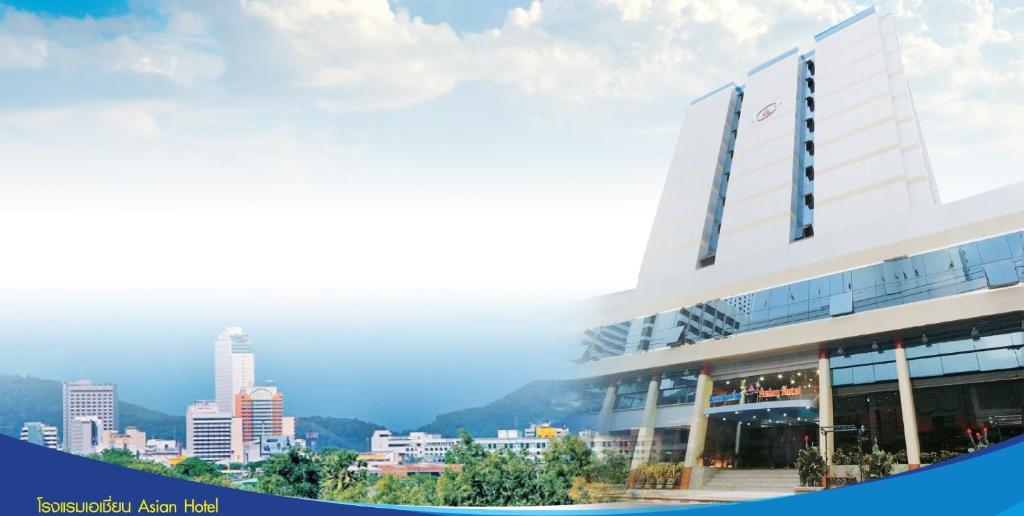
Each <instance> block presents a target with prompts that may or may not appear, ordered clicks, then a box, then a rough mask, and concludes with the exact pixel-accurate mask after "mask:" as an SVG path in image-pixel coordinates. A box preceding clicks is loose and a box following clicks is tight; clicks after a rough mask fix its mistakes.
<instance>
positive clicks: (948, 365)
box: [829, 320, 1024, 386]
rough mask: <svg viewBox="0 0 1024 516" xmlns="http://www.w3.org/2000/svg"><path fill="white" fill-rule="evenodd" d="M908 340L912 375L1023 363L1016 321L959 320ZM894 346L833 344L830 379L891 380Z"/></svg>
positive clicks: (1023, 339) (1023, 337)
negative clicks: (989, 325)
mask: <svg viewBox="0 0 1024 516" xmlns="http://www.w3.org/2000/svg"><path fill="white" fill-rule="evenodd" d="M1013 322H1016V321H1015V320H1014V321H1013ZM1011 324H1012V323H1011ZM913 341H914V342H910V341H909V339H908V341H907V342H905V343H904V344H905V345H906V353H907V364H908V366H909V368H910V377H911V378H927V377H931V376H946V375H952V374H962V373H974V372H984V371H999V370H1007V369H1020V368H1024V331H1022V330H1021V329H1020V328H1019V327H1018V328H1016V329H1013V330H1010V331H1007V329H1006V328H995V329H991V330H989V329H986V328H984V327H983V328H982V329H981V330H979V329H978V327H977V326H964V327H962V328H957V329H953V330H946V331H944V332H942V333H940V334H933V335H932V336H931V337H929V336H928V333H927V332H923V333H922V334H921V336H920V337H915V338H914V339H913ZM893 349H894V348H893V343H892V342H891V341H885V342H881V341H875V342H871V343H870V344H867V343H865V344H859V345H846V346H838V347H837V348H835V349H832V350H831V352H830V355H831V358H830V360H829V365H830V367H831V368H832V385H833V386H843V385H864V384H872V383H879V382H895V381H896V358H895V356H894V354H893V353H894V351H893Z"/></svg>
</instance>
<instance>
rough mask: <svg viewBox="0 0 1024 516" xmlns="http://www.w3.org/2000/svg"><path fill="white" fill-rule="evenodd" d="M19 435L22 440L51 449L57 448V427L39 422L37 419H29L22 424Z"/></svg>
mask: <svg viewBox="0 0 1024 516" xmlns="http://www.w3.org/2000/svg"><path fill="white" fill-rule="evenodd" d="M20 437H21V440H22V441H26V442H30V443H32V444H37V445H39V446H45V447H47V448H50V449H53V450H56V449H57V444H58V441H57V427H55V426H50V425H47V424H44V423H40V422H39V421H29V422H28V423H25V424H24V425H22V427H21V435H20Z"/></svg>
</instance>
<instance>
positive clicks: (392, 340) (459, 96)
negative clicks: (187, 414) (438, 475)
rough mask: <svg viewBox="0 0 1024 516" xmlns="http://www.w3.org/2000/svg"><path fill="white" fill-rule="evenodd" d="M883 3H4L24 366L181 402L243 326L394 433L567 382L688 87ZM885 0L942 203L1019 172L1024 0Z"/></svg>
mask: <svg viewBox="0 0 1024 516" xmlns="http://www.w3.org/2000/svg"><path fill="white" fill-rule="evenodd" d="M867 5H868V4H866V3H858V2H845V1H840V2H827V1H823V0H818V1H803V2H792V1H788V0H785V1H782V0H780V1H759V2H739V1H735V0H666V1H653V0H590V1H578V0H545V1H543V2H529V1H520V0H495V1H490V2H478V1H473V0H461V1H460V0H435V1H427V0H390V1H386V0H376V1H375V0H288V1H285V0H280V1H278V0H228V1H222V2H209V1H190V0H183V1H129V2H123V1H119V0H104V1H86V0H73V1H65V2H47V1H42V0H16V1H7V2H5V1H4V0H0V239H2V242H3V248H2V249H3V251H2V252H0V285H2V289H0V323H2V325H0V349H2V351H3V353H4V360H3V361H2V362H0V364H3V365H2V366H0V372H3V371H7V372H15V373H28V374H34V375H38V376H43V377H49V378H58V379H59V378H68V377H73V376H88V377H93V378H95V379H97V380H109V381H117V382H118V383H119V384H121V392H122V397H123V398H124V399H127V400H130V401H136V402H140V403H144V404H147V405H150V406H153V407H155V408H159V409H162V410H165V411H168V412H174V413H182V412H183V411H184V406H185V404H187V403H188V402H189V401H190V400H192V399H196V398H202V397H209V396H211V395H212V390H213V383H212V350H211V344H212V341H213V339H214V337H215V335H216V333H217V331H218V330H219V329H220V328H221V327H223V326H226V325H230V324H241V325H243V326H245V327H246V328H247V329H248V330H249V331H250V333H252V334H253V337H254V339H255V341H256V343H257V352H258V358H257V364H258V365H257V369H258V371H257V374H258V376H261V377H265V378H271V379H274V380H275V381H277V382H278V384H279V385H280V386H281V387H282V389H283V390H284V391H285V393H286V396H288V409H289V412H293V413H296V414H300V415H301V414H313V413H320V414H331V415H350V416H358V417H362V418H368V419H373V420H375V421H380V422H383V423H386V424H389V425H392V426H396V427H402V426H411V425H415V424H419V423H422V422H424V421H426V420H429V419H430V416H431V415H433V414H434V413H436V412H438V411H441V410H449V409H454V408H460V407H463V406H466V405H471V404H477V403H482V402H486V401H488V400H490V399H493V398H494V397H496V396H498V395H501V394H503V393H505V392H508V391H509V390H511V389H513V388H515V387H516V386H518V385H520V384H522V383H523V382H525V381H526V380H528V379H532V378H543V377H555V376H557V375H558V374H559V372H560V371H562V368H563V367H564V364H565V362H566V360H567V358H569V357H571V356H573V355H574V354H575V353H578V352H579V351H581V350H580V349H578V348H576V347H574V346H573V345H572V344H571V343H570V344H567V343H566V341H567V337H566V335H565V333H564V332H563V331H562V329H561V327H560V325H559V317H558V316H557V313H558V310H559V307H561V306H563V304H564V303H565V302H566V301H567V300H571V299H576V298H579V297H585V296H591V295H597V294H600V293H604V292H608V291H614V290H622V289H625V288H629V287H630V286H631V285H632V283H633V281H634V280H635V278H636V273H637V271H638V267H639V262H640V258H641V255H642V252H643V247H644V244H645V242H646V236H647V234H646V233H647V230H648V227H649V225H650V223H651V220H652V217H653V213H654V209H655V207H656V206H655V205H656V202H657V198H658V194H659V190H660V185H661V183H662V181H664V175H665V171H666V169H667V167H668V162H669V159H670V157H671V153H672V146H673V142H674V139H675V137H676V134H677V131H678V128H679V125H680V122H681V120H682V118H683V116H684V114H685V110H686V106H687V105H688V103H689V101H690V100H691V99H692V98H694V97H696V96H698V95H700V94H702V93H704V92H706V91H708V90H710V89H713V88H715V87H717V86H719V85H721V84H723V83H725V82H728V81H731V80H735V81H737V82H741V81H742V78H743V77H744V75H745V73H746V71H747V70H748V69H750V68H751V67H753V66H754V65H756V64H758V63H760V62H762V61H764V60H766V59H768V58H770V57H773V56H774V55H776V54H778V53H780V52H782V51H784V50H787V49H789V48H791V47H793V46H797V45H799V46H801V47H803V48H805V49H806V48H810V46H811V44H812V41H813V39H812V36H813V34H815V33H817V32H819V31H821V30H823V29H825V28H827V27H829V26H830V25H832V24H834V23H836V22H838V21H841V20H842V19H844V18H846V17H848V16H850V15H853V14H855V13H856V12H858V11H860V10H861V9H863V8H864V7H866V6H867ZM879 9H880V10H881V11H883V12H889V13H892V14H893V15H894V20H895V24H896V27H897V30H898V31H899V35H900V42H901V46H902V49H903V56H904V61H905V65H906V70H907V73H908V75H909V78H910V82H911V87H912V88H913V92H914V98H915V101H916V104H917V109H918V113H919V115H920V118H921V123H922V129H923V131H924V133H925V137H926V139H927V142H928V150H929V152H930V154H931V158H932V163H933V167H934V169H935V173H936V177H937V180H938V182H939V187H940V190H941V194H942V196H943V199H944V200H945V201H952V200H955V199H958V198H962V197H965V196H969V195H972V194H975V193H978V192H981V191H984V190H987V189H991V188H998V187H999V186H1001V185H1005V184H1008V183H1011V182H1014V181H1019V180H1021V178H1022V176H1024V174H1022V173H1021V172H1020V168H1019V165H1020V163H1021V162H1024V145H1021V144H1020V142H1021V141H1022V137H1024V128H1022V126H1021V124H1020V121H1021V120H1024V102H1022V101H1021V100H1020V98H1019V92H1020V91H1022V90H1024V1H1019V0H1018V1H1002V2H966V1H960V2H956V1H943V2H925V1H912V0H908V1H902V2H898V1H897V2H882V3H881V4H879ZM510 366H511V367H510ZM154 378H158V379H159V381H153V380H154Z"/></svg>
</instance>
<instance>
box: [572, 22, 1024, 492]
mask: <svg viewBox="0 0 1024 516" xmlns="http://www.w3.org/2000/svg"><path fill="white" fill-rule="evenodd" d="M963 173H970V172H969V171H963ZM1022 229H1024V183H1019V184H1015V185H1012V186H1010V187H1006V188H1003V189H1000V190H998V191H992V192H988V193H985V194H981V195H978V196H976V197H971V198H967V199H963V200H959V201H956V202H952V203H942V202H941V201H940V199H939V195H938V192H937V188H936V185H935V181H934V179H933V177H932V171H931V163H930V161H929V159H928V154H927V152H926V150H925V147H924V141H923V138H922V136H921V130H920V127H919V124H918V120H917V115H916V113H915V110H914V104H913V101H912V97H911V94H910V89H909V86H908V83H907V79H906V77H905V75H904V71H903V65H902V61H901V56H900V48H899V43H898V41H897V38H896V34H895V32H894V30H893V26H892V21H891V17H890V16H886V15H881V14H879V13H877V12H876V11H875V9H874V8H871V9H868V10H866V11H864V12H862V13H860V14H858V15H856V16H854V17H853V18H851V19H849V20H846V21H844V22H843V23H840V24H838V25H836V26H835V27H832V28H830V29H828V30H826V31H824V32H822V33H820V34H818V35H817V36H816V37H815V46H814V48H813V49H810V50H806V51H802V50H799V49H793V50H790V51H788V52H784V53H783V54H781V55H779V56H778V57H776V58H774V59H772V60H770V61H768V62H766V63H764V64H762V65H759V66H757V67H755V68H753V69H751V70H750V72H749V73H748V74H747V77H746V80H745V82H744V84H743V85H742V86H737V85H736V84H732V83H730V84H728V85H726V86H723V87H722V88H719V89H717V90H714V91H712V92H710V93H708V94H707V95H704V96H703V97H701V98H698V99H696V100H694V101H693V103H692V104H691V105H690V108H689V110H688V112H687V114H686V118H685V121H684V122H683V126H682V130H681V132H680V135H679V139H678V142H677V146H676V150H675V155H674V157H673V159H672V163H671V166H670V169H669V172H668V177H667V180H666V182H665V186H664V190H663V193H662V196H661V200H660V203H659V206H658V210H657V212H656V216H655V220H654V225H653V228H652V230H651V234H650V239H649V241H648V244H647V250H646V253H645V256H644V260H643V263H642V266H641V270H640V275H639V278H638V281H637V286H636V288H634V289H631V290H628V291H624V292H620V293H616V294H611V295H608V296H603V297H600V298H595V299H592V300H588V301H587V302H585V303H583V307H582V308H583V310H582V314H583V315H582V317H583V321H582V322H581V324H580V326H581V327H585V328H589V329H588V330H587V331H586V332H585V336H584V345H585V351H584V353H583V356H582V359H581V365H580V366H579V367H578V368H577V372H576V377H577V379H578V381H579V388H578V391H577V399H576V400H575V403H576V406H577V408H578V412H579V415H578V416H577V420H576V421H572V422H571V424H572V426H574V427H581V428H592V429H594V430H595V431H596V432H597V433H598V435H604V436H618V437H622V438H627V439H629V440H631V441H632V442H633V443H634V446H633V463H634V465H639V464H643V463H645V462H648V461H652V460H667V461H678V462H683V463H684V465H685V466H686V473H685V474H684V485H691V484H690V479H691V478H693V479H694V483H696V484H699V479H700V478H702V474H703V472H702V471H701V468H702V467H720V468H785V467H791V465H792V463H793V460H794V459H795V454H796V451H797V450H799V449H800V448H802V447H803V446H804V442H805V440H806V441H810V442H811V443H822V444H825V441H826V439H827V446H823V449H824V450H828V451H829V455H828V458H829V461H830V462H831V460H832V453H834V450H835V449H836V447H837V446H839V447H842V448H848V447H852V446H855V445H856V442H855V436H856V434H857V433H863V434H864V435H865V437H867V438H868V440H869V441H872V442H877V443H878V444H879V446H881V447H882V448H883V449H887V450H889V451H892V452H893V453H896V454H897V456H898V458H899V459H898V460H900V461H902V462H903V463H905V464H907V465H908V467H909V468H916V467H918V466H920V465H921V464H922V463H928V462H931V461H932V459H933V458H934V456H937V455H939V454H941V453H942V452H946V451H948V452H953V453H959V452H965V451H967V449H968V448H969V447H971V446H972V445H971V443H972V442H974V440H975V439H982V438H984V439H992V440H998V439H1000V438H1008V437H1009V436H1012V435H1017V434H1019V433H1021V430H1022V429H1021V422H1022V415H1024V380H1022V378H1024V353H1022V351H1021V349H1022V345H1024V342H1022V338H1024V335H1022V330H1024V317H1022V310H1024V288H1022V287H1021V285H1020V280H1021V276H1022V274H1024V241H1022ZM919 422H921V423H920V425H919ZM836 425H845V426H841V428H848V427H852V428H855V429H856V430H857V432H851V433H832V430H835V428H834V427H835V426H836ZM968 432H970V433H971V435H972V437H971V438H970V439H968V438H967V437H966V435H967V434H968ZM983 433H986V434H987V436H983V435H982V434H983ZM997 433H998V434H999V435H998V436H997V435H996V434H997ZM837 442H838V444H837ZM698 487H699V486H698Z"/></svg>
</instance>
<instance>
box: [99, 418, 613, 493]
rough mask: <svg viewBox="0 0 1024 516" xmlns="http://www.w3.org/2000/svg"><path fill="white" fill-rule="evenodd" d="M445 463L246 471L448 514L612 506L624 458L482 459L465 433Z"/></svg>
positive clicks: (278, 463) (310, 489)
mask: <svg viewBox="0 0 1024 516" xmlns="http://www.w3.org/2000/svg"><path fill="white" fill-rule="evenodd" d="M460 437H461V440H460V442H459V443H457V444H456V445H454V446H453V447H452V450H451V451H449V452H448V454H447V456H446V463H447V464H448V465H449V466H448V467H447V468H446V469H445V471H444V472H443V473H441V474H440V475H439V476H433V475H425V474H414V475H410V476H407V477H398V476H393V475H376V474H372V473H370V472H368V471H367V470H366V468H365V466H366V464H365V463H359V462H358V461H357V457H358V454H357V453H356V452H354V451H351V450H343V449H338V448H328V449H324V450H321V451H319V452H311V451H309V450H305V449H301V448H297V447H293V448H291V449H289V450H288V451H287V452H286V453H282V454H278V455H273V456H271V457H269V458H268V459H266V460H264V461H262V462H259V463H253V464H248V465H246V466H245V468H247V470H248V472H249V473H250V474H251V476H252V478H255V479H256V482H255V490H257V491H259V492H262V493H267V494H275V495H282V496H298V497H304V498H318V499H324V500H334V501H341V502H359V503H376V504H392V505H438V506H455V507H460V506H461V507H486V506H490V507H511V506H532V505H569V504H576V503H594V502H604V501H611V500H613V499H615V498H616V497H617V495H618V494H619V493H621V490H622V488H623V486H624V485H625V483H626V478H627V477H628V475H629V457H628V456H627V455H626V454H623V453H617V452H616V453H609V454H605V455H603V456H601V457H599V456H598V455H597V454H595V453H594V452H593V451H592V450H591V449H590V448H589V447H588V446H587V445H586V443H584V442H583V441H581V440H580V439H578V438H576V437H573V436H564V437H560V438H557V439H552V441H551V444H550V446H549V447H548V449H547V450H546V451H545V452H544V455H543V458H542V459H541V460H534V459H533V458H531V457H530V456H528V455H527V454H526V453H525V452H524V451H522V450H498V451H496V452H493V453H491V452H488V451H487V450H486V449H485V448H484V447H483V446H482V445H480V444H479V443H477V442H475V441H474V440H473V438H472V436H470V435H469V434H468V433H466V432H461V436H460ZM93 458H96V459H98V460H102V461H104V462H110V463H115V464H119V465H122V466H125V467H129V468H132V469H138V470H142V471H148V472H151V473H157V474H161V475H167V476H174V477H178V478H185V479H189V480H195V481H199V482H206V483H210V484H215V485H221V486H231V485H232V483H231V482H230V480H229V479H228V478H227V476H226V475H225V474H224V472H223V470H222V469H221V468H220V467H218V466H216V465H213V464H210V463H207V462H205V461H203V460H201V459H197V458H189V459H186V460H183V461H181V462H179V463H177V464H176V465H175V466H174V467H167V466H163V465H161V464H157V463H155V462H150V461H144V460H139V459H136V458H134V457H133V456H132V454H131V453H130V452H127V451H123V450H107V451H105V452H103V453H102V454H100V455H94V456H93Z"/></svg>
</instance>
